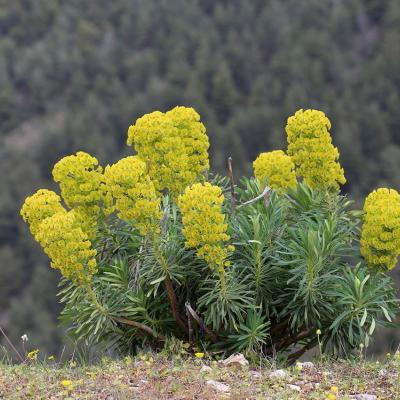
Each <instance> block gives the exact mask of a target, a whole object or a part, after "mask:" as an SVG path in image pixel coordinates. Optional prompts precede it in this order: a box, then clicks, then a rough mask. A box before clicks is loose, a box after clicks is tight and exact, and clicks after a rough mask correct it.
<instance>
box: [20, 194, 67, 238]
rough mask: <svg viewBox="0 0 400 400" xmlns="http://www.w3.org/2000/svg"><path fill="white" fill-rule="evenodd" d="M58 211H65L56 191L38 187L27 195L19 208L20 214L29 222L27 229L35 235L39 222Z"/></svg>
mask: <svg viewBox="0 0 400 400" xmlns="http://www.w3.org/2000/svg"><path fill="white" fill-rule="evenodd" d="M58 213H66V210H65V209H64V207H63V206H62V205H61V198H60V196H59V195H58V194H57V193H55V192H53V191H51V190H47V189H40V190H38V191H37V192H36V193H35V194H33V195H32V196H29V197H27V198H26V199H25V202H24V204H23V206H22V208H21V216H22V218H23V220H24V221H25V222H27V223H28V224H29V229H30V231H31V233H32V235H33V236H35V237H36V234H37V232H38V229H39V226H40V224H41V222H42V221H43V220H45V219H46V218H48V217H51V216H53V215H54V214H58Z"/></svg>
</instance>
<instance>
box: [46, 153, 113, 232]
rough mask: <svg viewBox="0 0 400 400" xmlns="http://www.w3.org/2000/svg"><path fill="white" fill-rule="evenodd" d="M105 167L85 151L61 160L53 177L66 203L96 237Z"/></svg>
mask: <svg viewBox="0 0 400 400" xmlns="http://www.w3.org/2000/svg"><path fill="white" fill-rule="evenodd" d="M102 172H103V169H102V167H101V166H99V165H98V161H97V159H96V158H95V157H92V156H91V155H90V154H88V153H85V152H83V151H79V152H78V153H76V155H70V156H67V157H64V158H62V159H61V160H60V161H58V162H57V163H56V164H55V165H54V168H53V178H54V180H55V181H56V182H58V183H59V185H60V189H61V196H62V198H63V199H64V201H65V204H66V205H67V206H68V207H70V208H73V209H74V210H75V211H76V218H77V219H78V220H79V221H80V223H81V225H82V229H84V230H85V232H87V233H88V234H89V235H90V236H94V235H95V232H96V227H97V217H98V215H99V213H100V210H101V206H102V205H103V203H104V201H105V185H104V176H103V173H102Z"/></svg>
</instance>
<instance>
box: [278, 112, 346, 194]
mask: <svg viewBox="0 0 400 400" xmlns="http://www.w3.org/2000/svg"><path fill="white" fill-rule="evenodd" d="M330 128H331V123H330V121H329V119H328V118H327V117H326V116H325V114H324V113H323V112H322V111H318V110H305V111H303V110H298V111H297V112H296V113H295V114H294V115H293V116H291V117H289V119H288V121H287V125H286V133H287V140H288V154H289V156H291V157H292V159H293V161H294V164H295V166H296V175H297V176H302V177H303V178H304V180H305V181H306V183H307V184H308V185H310V186H311V187H316V188H322V189H325V188H335V189H338V188H339V184H341V185H343V184H344V183H346V179H345V177H344V172H343V168H342V167H341V166H340V164H339V163H338V162H337V160H338V158H339V151H338V149H337V148H336V147H334V146H333V145H332V138H331V135H330V133H329V129H330Z"/></svg>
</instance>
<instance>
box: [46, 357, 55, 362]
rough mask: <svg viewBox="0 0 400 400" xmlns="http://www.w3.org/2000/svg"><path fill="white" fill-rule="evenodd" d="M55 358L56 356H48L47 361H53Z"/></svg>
mask: <svg viewBox="0 0 400 400" xmlns="http://www.w3.org/2000/svg"><path fill="white" fill-rule="evenodd" d="M54 358H55V357H54V356H48V357H47V359H48V360H49V361H53V360H54Z"/></svg>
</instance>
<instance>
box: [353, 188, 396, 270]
mask: <svg viewBox="0 0 400 400" xmlns="http://www.w3.org/2000/svg"><path fill="white" fill-rule="evenodd" d="M361 254H362V256H363V257H364V258H365V259H366V260H367V262H368V264H369V265H370V266H371V267H385V268H387V269H392V268H394V267H395V266H396V264H397V259H398V256H399V255H400V194H399V193H398V192H397V191H396V190H394V189H385V188H381V189H377V190H374V191H373V192H372V193H370V194H369V195H368V197H367V198H366V200H365V204H364V223H363V227H362V232H361Z"/></svg>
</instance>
